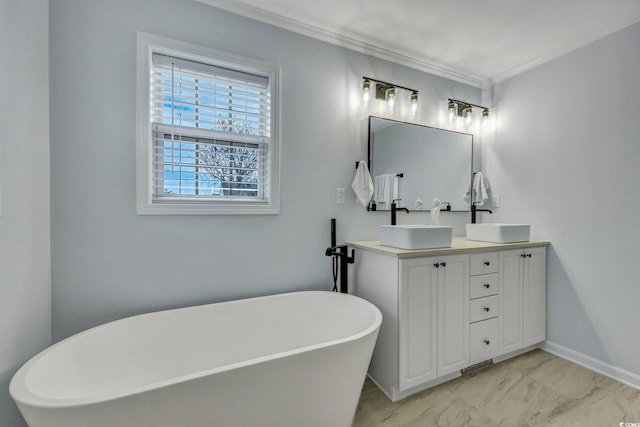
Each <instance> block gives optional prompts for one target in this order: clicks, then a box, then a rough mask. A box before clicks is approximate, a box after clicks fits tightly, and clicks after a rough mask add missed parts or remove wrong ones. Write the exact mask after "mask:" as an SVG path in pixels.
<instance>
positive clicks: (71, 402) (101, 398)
mask: <svg viewBox="0 0 640 427" xmlns="http://www.w3.org/2000/svg"><path fill="white" fill-rule="evenodd" d="M295 294H323V295H326V294H332V295H341V297H346V298H351V299H353V300H354V301H357V304H362V305H366V306H368V307H370V308H371V309H372V311H373V314H374V319H373V322H372V324H371V325H369V326H368V327H367V328H365V329H363V330H362V331H360V332H357V333H355V334H352V335H349V336H347V337H342V338H338V339H334V340H329V341H323V342H321V343H318V344H312V345H307V346H304V347H299V348H296V349H293V350H287V351H281V352H278V353H272V354H269V355H265V356H260V357H254V358H252V359H247V360H243V361H239V362H234V363H229V364H226V365H223V366H218V367H215V368H211V369H205V370H201V371H197V372H194V373H190V374H186V375H181V376H177V377H174V378H170V379H167V380H163V381H157V382H154V383H151V384H147V385H144V386H142V387H137V388H132V389H131V390H128V391H127V392H126V393H119V394H115V393H105V394H101V395H98V396H91V397H82V398H73V399H67V398H64V399H56V398H55V397H42V396H40V395H37V394H34V393H32V392H31V391H30V390H29V389H28V388H27V386H26V379H27V376H28V374H29V372H30V371H31V367H32V366H33V365H35V364H36V363H38V361H39V360H40V359H42V358H43V357H45V356H46V355H47V354H48V353H49V352H52V351H54V350H55V349H56V348H58V347H59V346H62V345H64V344H65V343H67V342H68V341H72V340H74V339H80V338H82V337H83V336H86V335H89V334H93V333H96V331H97V330H98V329H101V328H103V327H107V326H108V325H113V324H120V323H127V322H130V321H133V320H134V319H137V318H139V317H143V316H147V317H150V316H158V315H162V314H164V313H167V312H178V311H189V310H196V309H199V308H203V307H207V306H212V305H222V304H224V305H233V304H240V303H242V302H246V301H250V300H258V299H272V298H284V297H286V296H288V295H295ZM381 324H382V313H381V312H380V309H378V307H376V306H375V305H374V304H372V303H371V302H369V301H367V300H365V299H363V298H361V297H358V296H355V295H351V294H340V293H336V292H330V291H294V292H286V293H280V294H273V295H265V296H257V297H249V298H243V299H236V300H230V301H222V302H214V303H207V304H199V305H192V306H187V307H179V308H172V309H166V310H157V311H152V312H148V313H141V314H137V315H133V316H127V317H123V318H121V319H116V320H112V321H109V322H105V323H102V324H100V325H97V326H94V327H92V328H89V329H86V330H84V331H81V332H78V333H76V334H73V335H71V336H69V337H67V338H65V339H63V340H62V341H59V342H57V343H55V344H53V345H51V346H49V347H47V348H45V349H44V350H42V351H40V352H39V353H37V354H36V355H35V356H33V357H32V358H31V359H29V360H28V361H27V362H25V363H24V364H23V365H22V366H21V367H20V368H19V369H18V370H17V371H16V373H15V374H14V375H13V377H12V378H11V381H10V383H9V394H10V395H11V397H12V399H13V400H14V401H15V402H16V404H18V405H25V406H32V407H40V408H47V409H58V408H59V409H64V408H73V407H78V406H86V405H91V404H96V403H101V402H108V401H112V400H116V399H121V398H124V397H128V396H134V395H137V394H142V393H145V392H148V391H151V390H155V389H160V388H163V387H169V386H171V385H174V384H179V383H183V382H187V381H191V380H194V379H197V378H201V377H205V376H209V375H215V374H217V373H221V372H227V371H233V370H236V369H241V368H244V367H247V366H251V365H257V364H259V363H264V362H268V361H270V360H275V359H280V358H285V357H290V356H294V355H297V354H302V353H305V352H309V351H313V350H318V349H321V348H325V347H331V346H335V345H340V344H344V343H347V342H351V341H356V340H358V339H361V338H364V337H366V336H367V335H369V334H371V333H373V332H375V331H376V330H377V329H379V328H380V325H381Z"/></svg>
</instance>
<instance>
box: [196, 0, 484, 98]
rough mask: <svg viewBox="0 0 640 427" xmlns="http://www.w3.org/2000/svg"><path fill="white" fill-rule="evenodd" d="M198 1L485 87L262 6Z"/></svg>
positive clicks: (440, 66) (434, 65)
mask: <svg viewBox="0 0 640 427" xmlns="http://www.w3.org/2000/svg"><path fill="white" fill-rule="evenodd" d="M195 1H197V2H199V3H203V4H206V5H209V6H213V7H216V8H218V9H222V10H225V11H227V12H231V13H234V14H236V15H240V16H244V17H246V18H250V19H254V20H256V21H260V22H264V23H266V24H270V25H274V26H276V27H280V28H283V29H285V30H289V31H292V32H295V33H298V34H302V35H304V36H307V37H311V38H314V39H317V40H321V41H324V42H327V43H330V44H333V45H336V46H340V47H344V48H346V49H350V50H353V51H355V52H358V53H362V54H365V55H370V56H374V57H376V58H379V59H384V60H387V61H390V62H393V63H396V64H401V65H404V66H406V67H409V68H413V69H416V70H419V71H424V72H426V73H429V74H434V75H436V76H439V77H444V78H447V79H450V80H454V81H457V82H460V83H464V84H467V85H470V86H474V87H478V88H482V87H485V86H486V84H487V82H488V79H486V78H483V77H481V76H475V75H470V74H468V73H464V72H460V71H456V70H453V69H451V68H448V67H447V66H445V65H443V64H438V63H436V62H435V61H425V60H421V59H417V58H415V57H413V56H411V55H410V54H408V53H404V52H396V51H392V50H389V49H385V48H382V47H378V46H373V45H371V44H368V43H365V42H363V41H360V40H357V39H355V38H353V37H349V36H345V35H343V34H338V33H336V32H333V31H328V30H325V29H323V28H320V27H317V26H314V25H310V24H307V23H304V22H301V21H298V20H295V19H292V18H289V17H286V16H283V15H279V14H275V13H272V12H269V11H266V10H264V9H259V8H256V7H253V6H249V5H247V4H244V3H241V2H238V1H234V0H195Z"/></svg>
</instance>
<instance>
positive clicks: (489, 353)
mask: <svg viewBox="0 0 640 427" xmlns="http://www.w3.org/2000/svg"><path fill="white" fill-rule="evenodd" d="M497 354H498V319H489V320H485V321H482V322H477V323H474V324H472V325H470V326H469V364H470V365H475V364H476V363H480V362H484V361H485V360H489V359H491V358H493V357H495V356H496V355H497Z"/></svg>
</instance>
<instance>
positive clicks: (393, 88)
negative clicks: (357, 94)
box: [362, 77, 419, 115]
mask: <svg viewBox="0 0 640 427" xmlns="http://www.w3.org/2000/svg"><path fill="white" fill-rule="evenodd" d="M362 79H363V81H362V102H363V104H364V105H365V106H366V105H369V102H370V100H371V96H372V95H373V96H374V97H375V99H379V100H382V101H385V102H386V103H387V110H388V111H389V112H390V113H393V112H394V110H395V108H396V103H397V102H398V91H399V90H404V91H407V92H409V93H410V95H409V111H410V113H411V115H415V114H416V112H417V111H418V99H419V94H418V91H417V90H416V89H411V88H408V87H405V86H400V85H396V84H393V83H388V82H383V81H382V80H378V79H373V78H371V77H362ZM373 83H375V84H373Z"/></svg>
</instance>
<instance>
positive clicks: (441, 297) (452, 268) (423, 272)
mask: <svg viewBox="0 0 640 427" xmlns="http://www.w3.org/2000/svg"><path fill="white" fill-rule="evenodd" d="M547 244H548V242H526V243H523V244H513V243H511V244H495V243H484V242H473V241H468V240H466V239H464V238H460V237H454V241H453V244H452V247H451V248H446V249H428V250H403V249H395V248H391V247H386V246H381V245H380V244H379V242H375V241H372V242H349V245H350V246H352V247H354V248H355V249H356V254H355V259H356V262H355V265H354V268H353V285H352V292H353V293H355V294H356V295H358V296H360V297H362V298H365V299H367V300H369V301H371V302H372V303H373V304H375V305H376V306H377V307H378V308H379V309H380V310H381V312H382V315H383V321H382V326H381V329H380V333H379V335H378V342H377V344H376V347H375V350H374V352H373V356H372V359H371V364H370V367H369V377H370V378H371V379H372V380H373V381H374V382H375V383H376V384H377V385H378V386H379V387H380V388H381V389H382V390H383V391H384V392H385V393H386V394H387V395H388V397H389V398H390V399H391V400H393V401H396V400H399V399H402V398H404V397H406V396H409V395H411V394H413V393H415V392H417V391H420V390H422V389H425V388H428V387H432V386H435V385H437V384H440V383H442V382H445V381H448V380H450V379H453V378H455V377H457V376H460V375H461V371H462V370H464V369H465V368H470V367H473V366H474V365H476V364H483V363H486V362H487V361H490V360H493V359H500V360H502V359H506V358H508V357H512V356H514V355H516V354H520V353H522V352H523V351H528V350H530V349H532V348H534V345H535V344H537V343H539V342H541V341H543V340H544V339H545V316H546V313H545V286H546V280H545V276H546V271H545V268H546V263H545V256H546V251H545V246H546V245H547Z"/></svg>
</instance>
